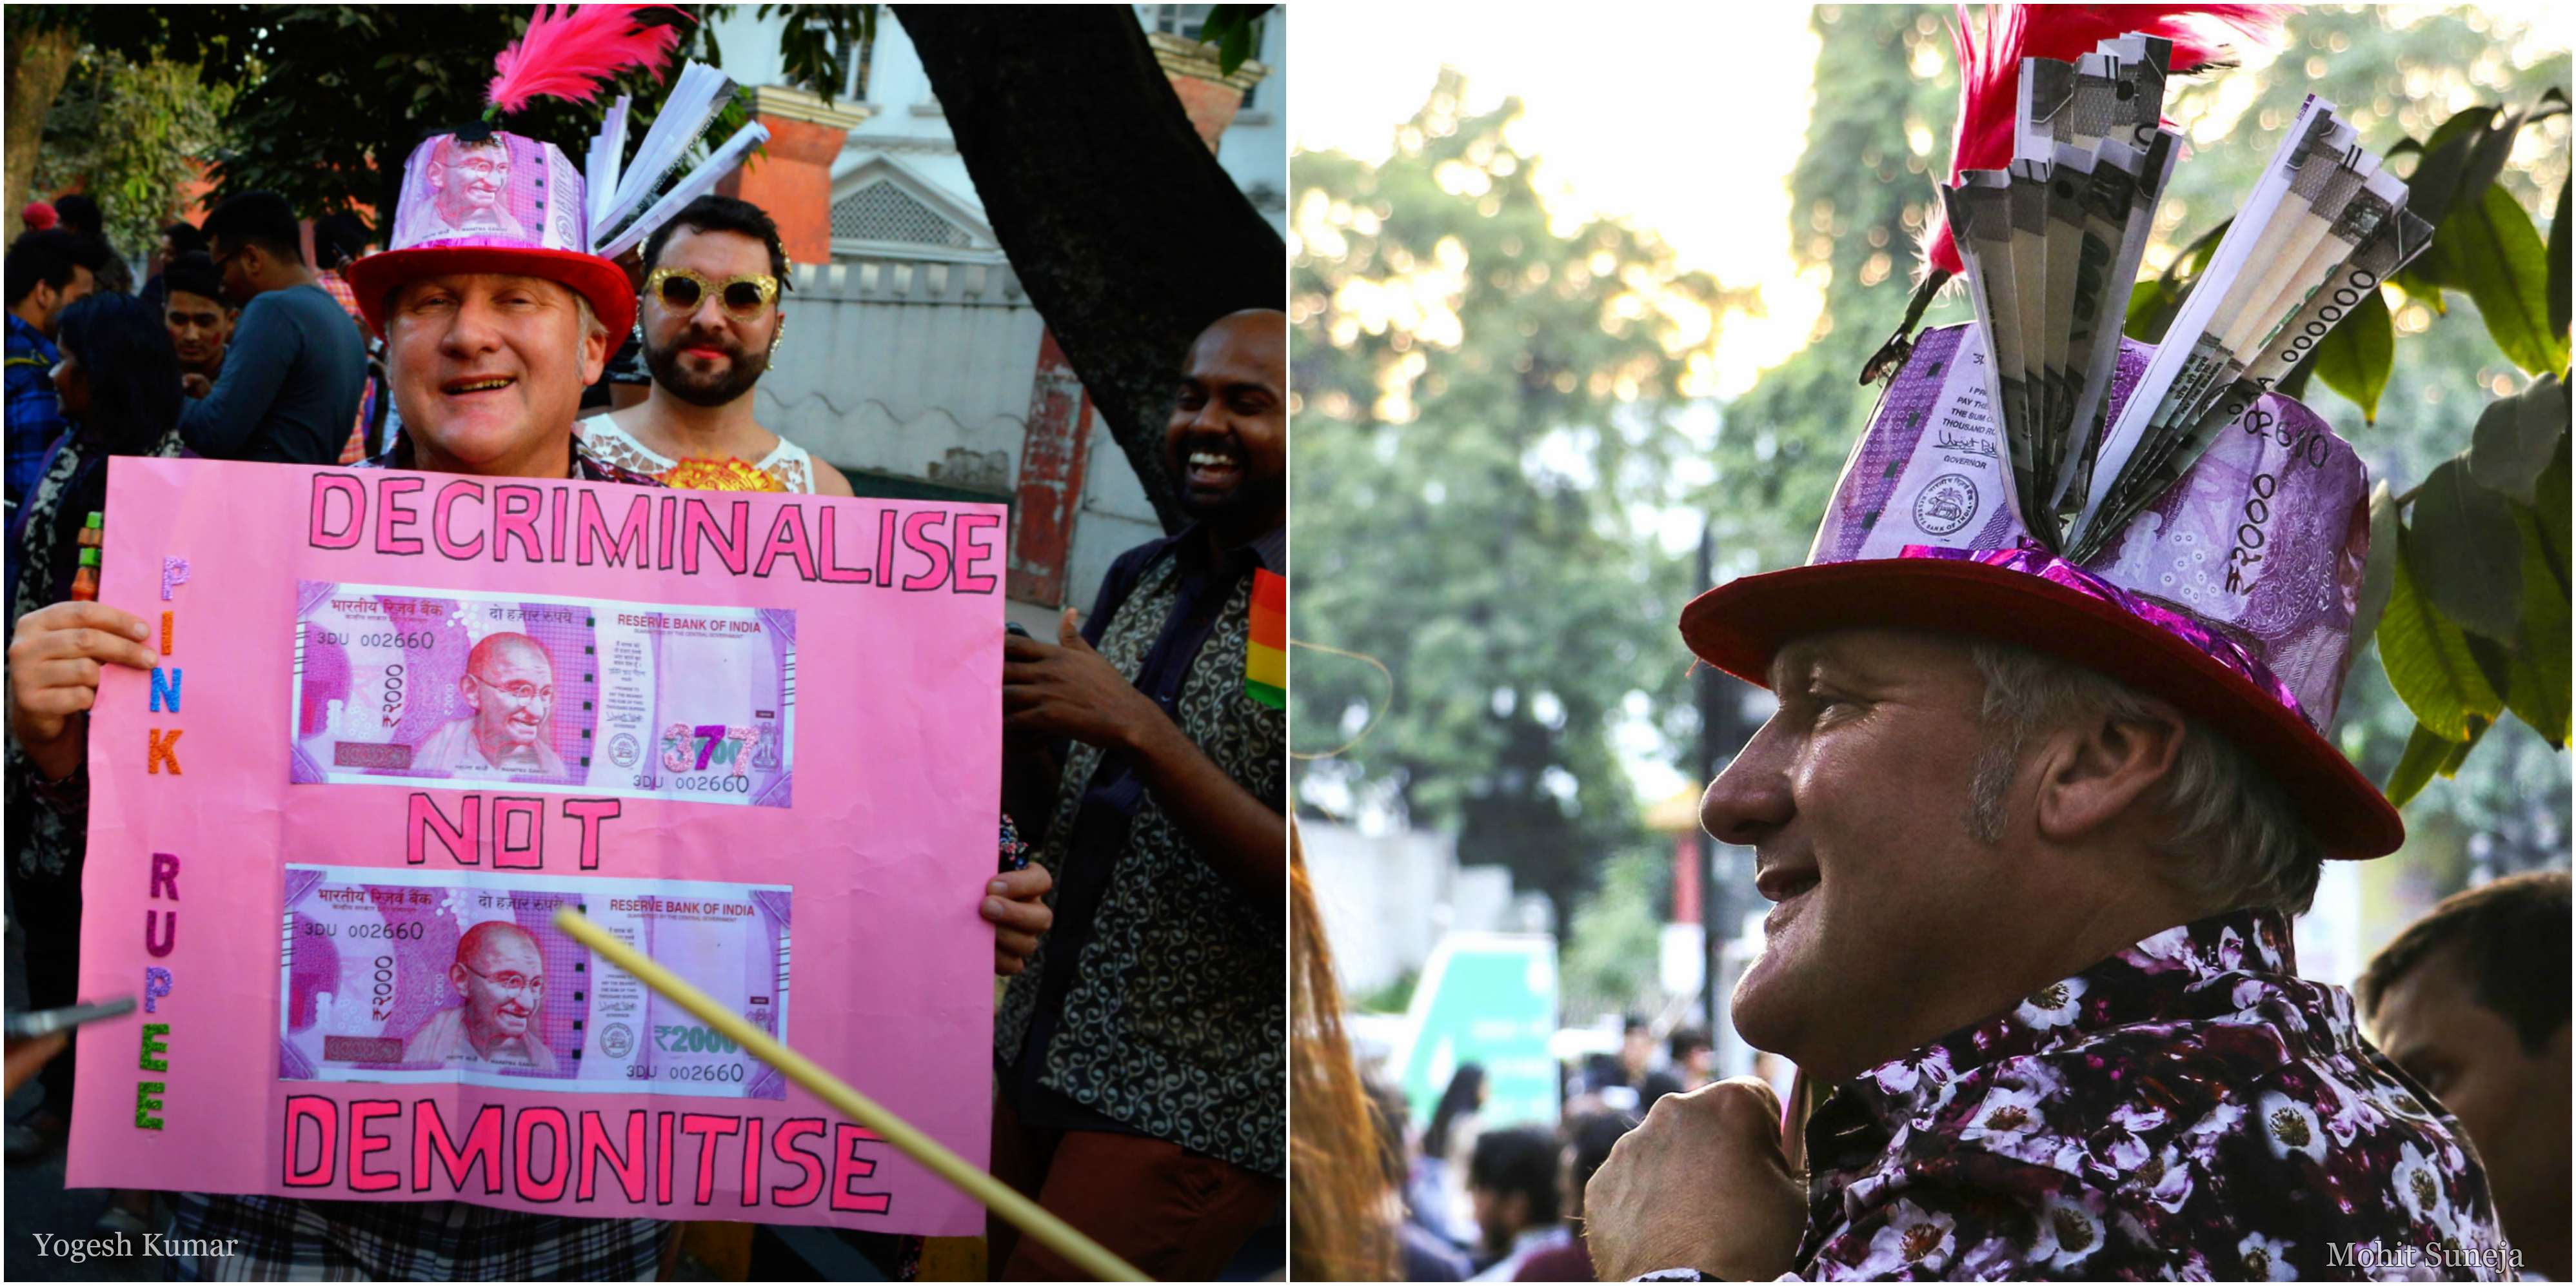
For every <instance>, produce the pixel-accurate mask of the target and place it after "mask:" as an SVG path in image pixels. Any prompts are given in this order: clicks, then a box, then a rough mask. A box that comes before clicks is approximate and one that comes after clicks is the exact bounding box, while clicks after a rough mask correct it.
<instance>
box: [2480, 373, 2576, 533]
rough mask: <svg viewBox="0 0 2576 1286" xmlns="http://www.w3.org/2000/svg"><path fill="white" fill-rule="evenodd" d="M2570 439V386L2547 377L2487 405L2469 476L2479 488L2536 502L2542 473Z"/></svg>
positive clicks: (2551, 376) (2549, 376)
mask: <svg viewBox="0 0 2576 1286" xmlns="http://www.w3.org/2000/svg"><path fill="white" fill-rule="evenodd" d="M2566 435H2567V386H2566V385H2564V384H2561V383H2559V382H2558V377H2557V376H2556V375H2543V376H2541V377H2540V378H2539V379H2537V380H2534V381H2532V383H2531V387H2529V388H2526V389H2524V390H2523V391H2521V392H2519V393H2516V394H2514V395H2513V396H2511V397H2500V398H2497V399H2496V400H2494V401H2492V402H2489V403H2487V409H2486V410H2485V411H2484V412H2481V413H2480V414H2479V416H2478V427H2477V430H2476V432H2475V434H2474V435H2473V437H2472V438H2471V442H2470V446H2469V476H2470V477H2471V478H2473V479H2475V480H2476V482H2477V483H2478V485H2480V486H2483V487H2489V488H2492V489H2494V490H2495V491H2498V492H2501V493H2502V494H2504V495H2505V496H2507V497H2510V498H2512V499H2514V500H2517V501H2520V502H2521V503H2523V504H2526V505H2527V504H2531V503H2533V501H2534V498H2535V492H2536V489H2537V488H2538V487H2539V485H2540V473H2541V471H2542V470H2543V469H2546V468H2548V467H2549V461H2550V458H2551V457H2552V456H2554V455H2556V454H2557V452H2558V443H2559V440H2560V439H2562V438H2564V437H2565V436H2566Z"/></svg>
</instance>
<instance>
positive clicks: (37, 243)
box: [6, 228, 107, 506]
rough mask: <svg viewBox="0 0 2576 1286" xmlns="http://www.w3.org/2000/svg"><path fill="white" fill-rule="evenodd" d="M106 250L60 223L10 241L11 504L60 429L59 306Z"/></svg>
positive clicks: (92, 277)
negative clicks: (57, 381)
mask: <svg viewBox="0 0 2576 1286" xmlns="http://www.w3.org/2000/svg"><path fill="white" fill-rule="evenodd" d="M106 262H107V253H106V251H104V250H103V249H101V248H100V247H99V246H97V245H96V244H94V243H92V242H89V241H85V240H83V239H82V238H81V237H80V236H79V235H77V234H75V233H71V232H66V231H64V230H63V229H61V228H48V229H43V230H40V231H36V232H25V233H20V234H19V236H18V239H17V240H16V241H13V242H11V243H9V258H8V266H7V276H8V284H9V345H8V358H7V367H6V369H7V372H8V375H7V380H8V397H9V412H8V414H9V442H8V451H9V465H8V474H9V503H10V504H11V505H13V506H14V505H16V504H18V503H19V502H20V501H22V500H24V499H25V498H26V494H27V490H28V489H29V488H31V487H33V486H35V485H36V473H37V469H38V468H39V466H41V465H42V464H43V462H44V458H45V452H46V451H47V450H49V449H51V448H52V447H53V445H54V440H55V439H57V438H60V437H61V436H62V435H63V412H62V403H61V400H60V398H58V397H57V396H56V395H55V393H54V364H55V363H56V362H59V361H61V360H62V355H61V354H60V353H59V352H57V351H56V350H55V348H54V334H55V332H56V331H57V330H58V329H60V327H61V322H62V315H63V310H64V309H66V308H69V307H71V306H72V305H73V304H74V303H76V302H78V301H79V300H80V299H81V297H82V296H84V295H87V294H89V293H90V291H91V290H92V289H94V288H96V286H97V284H98V272H99V270H100V268H101V267H102V266H104V265H105V264H106Z"/></svg>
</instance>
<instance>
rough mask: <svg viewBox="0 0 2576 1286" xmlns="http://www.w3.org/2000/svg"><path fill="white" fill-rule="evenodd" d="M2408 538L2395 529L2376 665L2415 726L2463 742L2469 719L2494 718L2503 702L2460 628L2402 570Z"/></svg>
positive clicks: (2411, 577)
mask: <svg viewBox="0 0 2576 1286" xmlns="http://www.w3.org/2000/svg"><path fill="white" fill-rule="evenodd" d="M2411 537H2412V534H2411V533H2409V532H2407V531H2406V530H2405V529H2403V528H2400V529H2399V533H2398V539H2397V544H2398V557H2397V562H2396V575H2395V577H2394V578H2393V580H2392V582H2391V584H2390V587H2389V593H2388V610H2387V612H2386V613H2384V614H2383V615H2381V617H2380V618H2379V635H2378V639H2379V663H2380V666H2381V667H2382V668H2383V669H2385V670H2386V671H2387V672H2388V686H2389V687H2391V688H2393V689H2395V690H2396V692H2397V696H2398V699H2400V700H2402V701H2404V702H2405V703H2406V708H2407V709H2409V710H2412V711H2414V712H2415V718H2416V719H2417V721H2419V722H2421V723H2422V724H2423V725H2424V726H2425V727H2426V728H2428V729H2430V730H2432V732H2433V733H2434V734H2435V735H2437V736H2440V737H2442V738H2443V739H2445V740H2449V741H2466V740H2468V737H2469V720H2470V719H2472V718H2479V719H2493V718H2495V716H2496V715H2497V714H2498V713H2500V712H2501V711H2503V709H2504V698H2502V697H2500V696H2497V695H2496V691H2495V688H2494V686H2493V685H2491V684H2489V683H2488V682H2487V678H2486V675H2485V673H2484V672H2483V671H2481V670H2480V669H2479V668H2478V663H2477V658H2475V657H2473V656H2471V655H2470V654H2469V643H2468V638H2467V636H2466V635H2464V634H2462V633H2461V632H2460V627H2459V626H2457V625H2453V624H2452V623H2451V622H2450V621H2448V620H2446V619H2444V618H2443V616H2442V614H2441V613H2440V612H2439V611H2437V610H2435V608H2434V607H2433V605H2432V604H2431V603H2429V602H2426V601H2425V600H2424V599H2423V597H2422V596H2420V595H2418V594H2417V593H2416V592H2415V577H2414V575H2413V573H2412V572H2411V570H2410V569H2409V568H2408V565H2407V564H2408V562H2409V561H2410V559H2409V557H2408V551H2407V545H2408V544H2409V542H2410V540H2411Z"/></svg>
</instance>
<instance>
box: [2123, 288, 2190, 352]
mask: <svg viewBox="0 0 2576 1286" xmlns="http://www.w3.org/2000/svg"><path fill="white" fill-rule="evenodd" d="M2179 298H2180V295H2179V293H2178V292H2177V291H2175V290H2172V289H2170V288H2168V287H2167V286H2166V284H2165V279H2164V278H2162V277H2149V278H2147V279H2146V280H2145V281H2141V282H2139V283H2138V284H2137V285H2134V286H2131V287H2129V315H2128V317H2127V318H2126V319H2125V320H2123V321H2122V322H2121V323H2120V331H2121V333H2123V334H2125V335H2127V336H2129V337H2130V338H2131V339H2135V340H2137V341H2139V342H2140V343H2149V344H2151V343H2154V342H2155V337H2156V336H2158V335H2161V334H2163V333H2164V324H2165V319H2166V318H2169V317H2171V316H2172V315H2173V310H2174V308H2176V307H2177V306H2179V305H2178V303H2177V302H2176V301H2177V300H2179Z"/></svg>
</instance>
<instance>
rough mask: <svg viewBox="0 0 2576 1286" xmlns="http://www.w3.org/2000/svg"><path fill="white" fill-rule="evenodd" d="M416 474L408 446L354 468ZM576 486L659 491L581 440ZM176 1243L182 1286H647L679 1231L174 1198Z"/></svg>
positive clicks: (642, 1223)
mask: <svg viewBox="0 0 2576 1286" xmlns="http://www.w3.org/2000/svg"><path fill="white" fill-rule="evenodd" d="M357 467H359V468H384V469H408V468H411V467H413V466H412V449H411V439H410V438H409V437H407V436H406V437H402V438H397V439H396V440H395V442H394V446H393V449H392V450H390V451H388V452H386V453H385V454H383V455H380V456H378V457H376V458H375V459H373V460H369V461H367V462H366V463H364V464H362V465H359V466H357ZM568 476H569V477H571V478H573V479H575V480H578V481H582V482H623V483H628V484H631V485H634V486H639V487H658V486H661V485H662V484H661V483H659V482H656V481H654V480H653V479H651V478H647V477H644V476H643V475H641V474H636V473H630V472H628V471H626V470H624V469H620V468H618V467H617V466H615V465H612V464H604V463H602V462H600V461H598V460H595V459H593V458H591V457H590V455H589V454H588V453H586V452H584V451H583V450H582V449H581V443H580V442H579V441H578V440H575V441H574V442H573V445H572V468H571V470H570V472H569V475H568ZM171 1205H172V1207H173V1209H174V1210H175V1212H176V1215H177V1218H176V1221H175V1222H176V1225H177V1226H176V1229H175V1231H174V1234H173V1235H175V1236H177V1237H179V1238H182V1239H187V1240H188V1241H189V1242H191V1243H192V1245H191V1249H194V1248H197V1247H209V1248H211V1247H214V1246H221V1249H220V1250H210V1253H207V1254H185V1255H179V1256H176V1257H175V1259H174V1262H173V1268H174V1269H175V1271H176V1275H177V1276H178V1278H179V1280H181V1281H197V1280H275V1279H283V1278H294V1279H298V1280H308V1281H309V1280H320V1281H528V1280H531V1279H539V1278H542V1279H546V1280H557V1281H630V1282H631V1281H647V1280H650V1279H651V1278H652V1276H653V1274H654V1273H655V1271H656V1270H658V1269H659V1267H660V1265H661V1260H662V1252H663V1250H664V1248H665V1247H666V1246H668V1245H669V1243H670V1240H671V1238H672V1237H673V1236H674V1235H675V1234H676V1232H677V1231H678V1228H679V1225H678V1224H675V1223H671V1222H668V1221H666V1220H661V1219H576V1218H567V1217H565V1216H562V1215H540V1214H525V1213H521V1212H519V1211H516V1210H496V1209H492V1208H490V1207H488V1206H478V1205H472V1204H470V1203H467V1202H462V1201H300V1200H295V1199H292V1198H288V1197H271V1196H260V1195H248V1196H235V1195H229V1194H222V1193H216V1194H208V1193H195V1192H182V1193H174V1194H172V1198H171Z"/></svg>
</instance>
